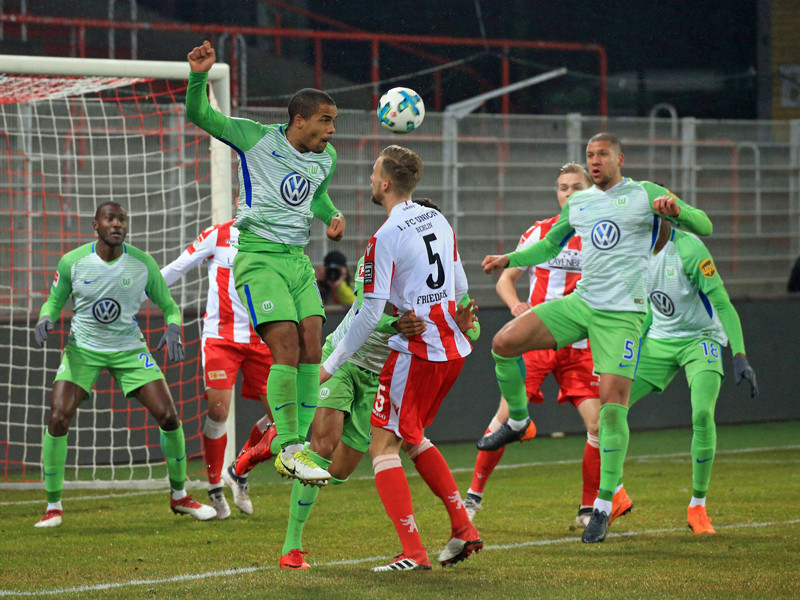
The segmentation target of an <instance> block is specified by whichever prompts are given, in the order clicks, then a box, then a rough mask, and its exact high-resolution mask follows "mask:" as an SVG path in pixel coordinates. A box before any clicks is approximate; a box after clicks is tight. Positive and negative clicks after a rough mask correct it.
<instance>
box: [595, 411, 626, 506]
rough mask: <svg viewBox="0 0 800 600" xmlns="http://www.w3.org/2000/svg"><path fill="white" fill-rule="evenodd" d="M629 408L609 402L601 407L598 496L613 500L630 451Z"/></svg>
mask: <svg viewBox="0 0 800 600" xmlns="http://www.w3.org/2000/svg"><path fill="white" fill-rule="evenodd" d="M629 439H630V431H629V430H628V408H627V407H625V406H622V405H621V404H614V403H608V404H604V405H603V406H601V407H600V489H599V490H598V491H597V497H598V498H600V499H601V500H608V501H611V500H612V499H613V498H614V490H615V489H616V487H617V484H618V482H620V481H622V467H623V465H624V464H625V455H626V454H627V453H628V440H629Z"/></svg>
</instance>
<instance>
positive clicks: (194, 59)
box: [186, 40, 217, 73]
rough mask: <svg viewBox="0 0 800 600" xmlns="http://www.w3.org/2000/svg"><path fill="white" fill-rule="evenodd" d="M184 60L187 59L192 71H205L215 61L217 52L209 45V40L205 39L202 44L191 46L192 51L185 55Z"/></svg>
mask: <svg viewBox="0 0 800 600" xmlns="http://www.w3.org/2000/svg"><path fill="white" fill-rule="evenodd" d="M186 60H188V61H189V66H190V67H191V69H192V71H194V72H195V73H205V72H206V71H208V70H209V69H210V68H211V65H213V64H214V63H215V62H216V61H217V53H216V52H215V51H214V48H212V47H211V42H209V41H208V40H206V41H204V42H203V45H202V46H195V47H194V48H192V51H191V52H189V54H187V55H186Z"/></svg>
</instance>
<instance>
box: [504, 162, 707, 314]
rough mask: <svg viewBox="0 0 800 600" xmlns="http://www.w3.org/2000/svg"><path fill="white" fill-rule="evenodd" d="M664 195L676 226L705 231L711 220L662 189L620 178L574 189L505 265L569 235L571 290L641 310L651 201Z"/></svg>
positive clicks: (603, 303)
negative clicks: (573, 247) (578, 266)
mask: <svg viewBox="0 0 800 600" xmlns="http://www.w3.org/2000/svg"><path fill="white" fill-rule="evenodd" d="M664 195H670V196H672V197H673V198H675V200H676V202H677V204H678V206H679V207H680V209H681V210H680V214H679V215H678V217H676V218H675V219H674V222H676V223H677V224H678V225H682V226H684V227H686V228H688V229H692V230H694V231H697V232H698V233H703V234H705V235H708V234H709V233H711V229H712V227H711V221H709V220H708V217H707V216H706V215H705V213H704V212H703V211H701V210H698V209H696V208H692V207H691V206H689V205H688V204H686V203H685V202H683V201H681V200H680V199H678V198H676V197H675V196H674V195H673V194H672V193H671V192H669V191H668V190H667V189H665V188H663V187H661V186H660V185H656V184H654V183H650V182H649V181H642V182H639V181H634V180H632V179H629V178H627V177H626V178H624V179H623V180H622V181H620V182H619V183H618V184H616V185H615V186H614V187H612V188H610V189H608V190H605V191H603V190H600V189H598V188H597V187H595V186H592V187H591V188H589V189H587V190H583V191H580V192H575V193H574V194H573V195H572V196H570V198H569V200H567V203H566V204H565V205H564V208H563V210H562V212H561V216H560V218H559V219H558V223H556V224H555V225H553V227H552V229H550V231H549V233H548V234H547V236H545V238H544V239H543V240H540V241H538V242H536V243H535V244H532V245H531V246H529V247H528V248H526V249H524V250H520V251H518V252H512V253H511V254H509V255H508V256H509V266H510V267H519V266H524V265H536V264H540V263H542V262H545V261H547V260H549V259H550V258H553V257H554V256H557V255H558V253H559V252H560V251H561V249H562V247H563V246H565V245H566V244H567V242H568V241H569V240H570V238H571V237H572V236H573V235H576V234H577V235H579V236H580V238H581V241H582V246H581V259H582V262H583V265H582V276H581V279H580V281H578V284H577V286H576V287H575V292H574V293H575V294H577V295H578V297H580V298H581V299H582V300H583V301H584V302H586V304H588V305H589V306H591V307H592V308H594V309H596V310H608V311H616V312H623V311H627V312H647V302H646V292H647V289H646V288H647V269H648V265H649V261H650V253H651V251H652V248H653V246H654V244H655V240H656V237H657V234H658V227H659V220H658V219H659V217H658V216H657V215H656V213H655V212H654V210H653V200H655V199H656V198H658V197H659V196H664Z"/></svg>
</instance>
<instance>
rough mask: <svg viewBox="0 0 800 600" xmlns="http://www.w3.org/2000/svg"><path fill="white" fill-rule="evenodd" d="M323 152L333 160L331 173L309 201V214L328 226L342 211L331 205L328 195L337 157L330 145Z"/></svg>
mask: <svg viewBox="0 0 800 600" xmlns="http://www.w3.org/2000/svg"><path fill="white" fill-rule="evenodd" d="M325 150H326V151H327V152H328V154H329V155H330V156H331V158H332V159H333V163H332V164H331V172H330V173H329V174H328V176H327V177H326V178H325V180H324V181H323V182H322V183H321V184H320V186H319V187H318V188H317V191H316V192H314V198H312V200H311V212H312V213H313V214H314V216H315V217H316V218H318V219H319V220H320V221H322V222H323V223H325V225H330V224H331V220H332V219H333V217H334V216H336V215H338V214H340V213H341V212H342V211H340V210H339V209H338V208H336V207H335V206H334V205H333V201H332V200H331V197H330V196H329V195H328V184H329V183H330V181H331V177H333V173H334V171H336V162H337V160H338V155H337V154H336V150H335V149H334V148H333V146H331V145H330V144H328V145H327V146H326V148H325Z"/></svg>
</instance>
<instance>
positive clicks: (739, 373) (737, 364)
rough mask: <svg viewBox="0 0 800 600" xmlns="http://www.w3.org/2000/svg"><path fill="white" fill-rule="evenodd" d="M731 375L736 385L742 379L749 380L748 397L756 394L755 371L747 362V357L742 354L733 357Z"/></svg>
mask: <svg viewBox="0 0 800 600" xmlns="http://www.w3.org/2000/svg"><path fill="white" fill-rule="evenodd" d="M733 376H734V379H735V380H736V385H739V384H740V383H742V379H747V381H749V382H750V397H751V398H755V397H756V396H758V384H757V383H756V372H755V371H753V367H751V366H750V363H748V362H747V358H746V357H745V356H743V355H739V356H734V357H733Z"/></svg>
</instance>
